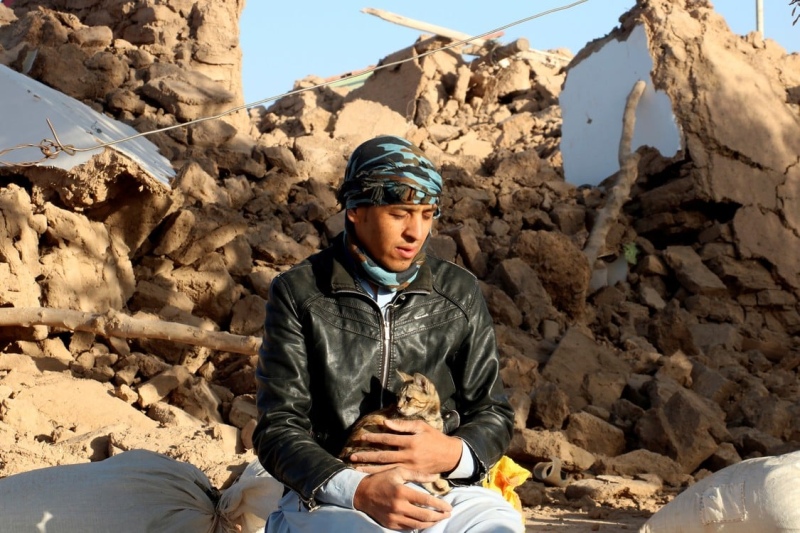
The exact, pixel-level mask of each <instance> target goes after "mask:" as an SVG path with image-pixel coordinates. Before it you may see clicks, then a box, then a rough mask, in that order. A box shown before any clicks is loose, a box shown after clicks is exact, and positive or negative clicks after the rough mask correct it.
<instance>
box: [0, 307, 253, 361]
mask: <svg viewBox="0 0 800 533" xmlns="http://www.w3.org/2000/svg"><path fill="white" fill-rule="evenodd" d="M4 326H6V327H7V326H23V327H31V326H50V327H57V328H63V329H68V330H70V331H88V332H91V333H94V334H96V335H100V336H103V337H120V338H126V339H161V340H167V341H173V342H180V343H184V344H191V345H193V346H205V347H207V348H211V349H212V350H220V351H223V352H232V353H238V354H244V355H255V354H257V353H258V348H259V346H260V345H261V338H260V337H247V336H243V335H234V334H232V333H226V332H223V331H208V330H204V329H200V328H196V327H193V326H187V325H185V324H178V323H176V322H166V321H164V320H143V319H140V318H133V317H130V316H127V315H124V314H122V313H118V312H116V311H108V312H106V313H86V312H83V311H74V310H72V309H51V308H47V307H4V308H0V327H4Z"/></svg>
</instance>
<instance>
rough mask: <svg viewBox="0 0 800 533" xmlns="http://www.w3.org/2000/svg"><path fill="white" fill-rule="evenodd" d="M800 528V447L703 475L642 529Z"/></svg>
mask: <svg viewBox="0 0 800 533" xmlns="http://www.w3.org/2000/svg"><path fill="white" fill-rule="evenodd" d="M711 532H724V533H790V532H795V533H800V452H794V453H789V454H785V455H778V456H775V457H759V458H757V459H749V460H747V461H742V462H741V463H738V464H735V465H731V466H728V467H726V468H723V469H722V470H719V471H718V472H715V473H714V474H712V475H710V476H708V477H707V478H705V479H702V480H700V481H698V482H697V483H695V484H694V485H692V486H691V487H689V488H688V489H686V490H685V491H684V492H682V493H681V494H679V495H678V496H677V497H676V498H675V499H674V500H672V501H671V502H670V503H668V504H667V505H665V506H664V507H662V508H661V509H660V510H659V511H658V512H657V513H656V514H654V515H653V516H652V517H650V519H649V520H648V521H647V522H646V523H645V524H644V525H643V526H642V527H641V529H640V530H639V533H711Z"/></svg>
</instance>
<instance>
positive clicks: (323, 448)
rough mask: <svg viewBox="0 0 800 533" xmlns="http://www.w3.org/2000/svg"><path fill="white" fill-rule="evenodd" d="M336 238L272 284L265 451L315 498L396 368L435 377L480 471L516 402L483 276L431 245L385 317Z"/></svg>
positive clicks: (262, 383)
mask: <svg viewBox="0 0 800 533" xmlns="http://www.w3.org/2000/svg"><path fill="white" fill-rule="evenodd" d="M335 243H336V244H334V245H332V246H331V247H329V248H328V249H326V250H324V251H322V252H320V253H318V254H315V255H313V256H311V257H310V258H308V259H306V260H305V261H303V262H302V263H300V264H298V265H296V266H295V267H293V268H292V269H290V270H289V271H287V272H284V273H283V274H281V275H279V276H277V277H276V278H275V280H274V281H273V283H272V286H271V289H270V295H269V302H268V304H267V318H266V323H265V328H264V338H263V342H262V346H261V350H260V353H259V365H258V368H257V370H256V379H257V382H258V395H257V403H258V409H259V421H258V425H257V427H256V430H255V433H254V435H253V442H254V444H255V448H256V450H257V452H258V457H259V460H260V461H261V463H262V464H263V465H264V468H265V469H266V470H267V472H269V473H270V474H272V475H273V476H274V477H275V478H276V479H278V480H279V481H281V482H282V483H284V484H285V485H286V486H288V487H289V488H291V489H293V490H294V491H296V492H297V493H298V494H299V495H300V497H301V498H302V499H303V501H304V502H305V503H306V504H307V505H308V506H309V507H312V508H313V507H314V506H315V505H316V503H315V501H314V494H315V492H316V491H317V489H319V487H320V486H321V485H322V484H324V483H325V482H326V481H327V480H328V479H330V478H331V476H333V475H334V474H336V473H337V472H339V471H340V470H342V469H343V468H346V466H345V464H344V463H343V462H342V461H340V460H339V459H337V458H336V455H337V454H338V453H339V451H340V450H341V449H342V447H343V445H344V442H345V439H346V437H347V435H348V429H349V428H350V426H351V425H352V424H353V423H354V422H355V421H356V419H358V418H359V417H360V416H362V415H364V414H366V413H368V412H371V411H373V410H375V409H378V408H380V407H381V406H382V405H387V404H389V403H391V402H393V401H394V400H395V397H394V394H393V393H392V392H390V391H396V390H397V388H398V386H399V383H398V378H397V376H396V372H395V370H396V369H400V370H402V371H404V372H407V373H413V372H422V373H423V374H425V375H426V376H428V377H429V378H430V379H431V380H432V381H433V383H434V384H435V386H436V389H437V390H438V392H439V395H440V397H441V400H442V410H443V414H444V416H445V431H446V432H448V433H449V434H451V435H454V436H458V437H460V438H462V439H463V440H464V441H465V442H466V443H467V445H468V447H469V448H470V450H471V451H472V452H473V455H474V456H475V458H476V464H477V465H478V467H477V470H478V472H477V473H476V475H475V476H474V477H473V478H471V479H469V480H463V482H464V483H475V482H477V481H479V480H480V479H482V478H483V477H484V476H485V474H486V472H487V470H488V468H489V467H491V466H492V465H493V464H494V463H495V462H497V460H498V459H500V457H501V456H502V455H503V453H505V450H506V448H507V446H508V444H509V442H510V439H511V430H512V427H513V410H512V408H511V406H510V405H509V403H508V401H507V398H506V396H505V394H504V392H503V387H502V383H501V381H500V377H499V362H498V356H497V346H496V341H495V335H494V329H493V325H492V319H491V316H490V315H489V312H488V309H487V307H486V303H485V301H484V299H483V296H482V294H481V292H480V289H479V286H478V282H477V280H476V278H475V277H474V276H473V275H472V274H471V273H470V272H468V271H467V270H465V269H463V268H461V267H459V266H457V265H454V264H453V263H449V262H446V261H442V260H440V259H436V258H434V257H432V256H430V255H429V256H428V258H427V260H426V262H425V264H424V265H423V267H422V268H421V270H420V272H419V274H418V275H417V278H416V279H415V280H414V281H413V283H411V285H410V286H409V287H408V288H407V289H405V290H403V291H399V292H398V293H397V294H396V295H395V297H394V299H393V301H392V303H391V304H390V306H389V310H388V312H387V317H386V318H384V316H383V314H382V313H381V311H380V309H379V307H378V305H377V303H376V302H375V301H374V300H373V299H372V298H371V297H370V296H369V295H368V294H367V293H366V292H365V291H364V290H363V289H362V287H361V286H360V284H359V283H358V281H356V279H354V277H353V275H352V274H351V269H350V268H348V265H350V264H351V263H350V260H349V255H348V253H347V252H346V251H345V248H344V246H343V245H342V238H341V235H340V236H339V237H338V238H336V240H335ZM456 413H457V414H456ZM431 451H432V452H434V453H435V450H431Z"/></svg>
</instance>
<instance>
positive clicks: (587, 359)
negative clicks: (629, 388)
mask: <svg viewBox="0 0 800 533" xmlns="http://www.w3.org/2000/svg"><path fill="white" fill-rule="evenodd" d="M598 372H603V373H605V374H607V375H609V376H619V377H620V378H622V382H621V386H618V388H616V390H614V389H613V388H612V395H617V397H619V395H621V393H622V388H623V387H624V384H625V378H626V377H627V375H628V373H629V372H630V369H629V367H628V365H627V364H626V363H625V362H624V361H622V360H621V359H619V358H618V357H617V356H616V354H614V353H613V352H611V351H610V350H607V349H605V348H603V347H602V346H600V345H598V344H597V343H596V342H595V341H594V340H593V339H592V338H591V337H589V336H588V335H587V334H586V333H585V332H583V331H581V330H580V329H579V328H578V327H572V328H570V329H568V330H567V332H566V333H565V334H564V337H563V338H562V339H561V342H559V344H558V346H557V347H556V349H555V351H554V352H553V353H552V355H551V356H550V359H549V360H548V361H547V364H546V365H545V366H544V369H543V370H542V376H544V377H545V378H547V379H548V380H550V381H551V382H553V383H555V384H557V385H558V387H559V388H560V389H561V390H563V391H564V392H565V393H566V394H567V396H568V397H569V405H570V408H571V409H572V411H579V410H580V409H582V408H583V407H585V406H586V405H588V404H589V403H590V398H588V397H587V393H586V391H585V389H584V382H585V380H586V378H587V377H588V376H591V375H593V374H596V373H598Z"/></svg>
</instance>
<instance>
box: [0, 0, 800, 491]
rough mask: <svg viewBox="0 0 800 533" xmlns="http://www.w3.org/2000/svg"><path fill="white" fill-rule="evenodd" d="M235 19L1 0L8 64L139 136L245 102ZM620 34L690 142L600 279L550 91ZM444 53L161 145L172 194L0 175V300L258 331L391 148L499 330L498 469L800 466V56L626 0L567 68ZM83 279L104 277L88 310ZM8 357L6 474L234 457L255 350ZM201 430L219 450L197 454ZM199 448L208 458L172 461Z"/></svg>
mask: <svg viewBox="0 0 800 533" xmlns="http://www.w3.org/2000/svg"><path fill="white" fill-rule="evenodd" d="M241 7H242V6H241V3H230V2H223V3H218V4H213V5H212V4H211V3H207V2H206V3H197V2H187V1H181V0H169V1H166V2H154V1H152V0H147V1H143V2H128V3H125V2H117V1H110V0H94V1H93V0H86V1H84V2H65V1H59V0H51V1H40V2H35V1H33V0H18V1H17V2H16V3H15V4H14V9H13V11H12V10H11V9H9V8H6V7H4V6H3V5H2V4H0V20H2V21H5V22H4V24H3V25H2V26H0V63H3V64H6V65H8V66H11V67H12V68H13V69H15V70H17V71H20V72H23V73H25V74H27V75H28V76H31V77H33V78H35V79H38V80H40V81H42V82H43V83H45V84H47V85H50V86H52V87H54V88H56V89H58V90H60V91H62V92H64V93H65V94H67V95H69V96H72V97H73V98H76V99H78V100H81V101H83V102H84V103H86V104H88V105H90V106H92V107H93V108H95V109H96V110H99V111H102V112H104V113H106V114H108V115H110V116H112V117H114V118H116V119H117V120H119V121H121V122H124V123H127V124H130V125H132V126H133V127H135V128H137V129H138V130H139V131H149V130H151V129H154V128H160V127H164V126H171V125H175V124H179V123H183V122H186V121H190V120H194V119H197V118H200V117H203V116H211V115H215V114H217V113H219V112H221V111H223V110H225V109H228V108H232V107H234V106H236V105H240V104H241V103H242V101H241V88H240V86H239V82H238V80H239V78H240V76H239V70H240V52H239V50H238V43H237V42H235V41H234V40H232V39H234V36H235V35H238V30H237V26H238V22H237V21H238V16H239V14H240V11H241ZM220 25H222V26H220ZM637 25H643V26H644V27H645V28H646V32H647V36H648V39H649V43H650V44H649V46H650V51H651V56H652V58H653V62H654V68H653V72H652V83H653V85H654V86H655V87H656V88H658V89H659V90H661V91H664V92H665V93H666V94H667V95H668V96H669V98H670V101H671V102H672V106H673V112H674V115H675V122H676V123H677V124H678V126H679V127H680V128H681V131H682V135H683V143H682V144H683V147H682V150H681V151H680V153H679V154H678V155H675V156H671V157H664V156H661V155H660V154H659V153H657V152H656V151H655V150H652V149H647V148H643V149H641V151H642V153H643V157H642V160H641V163H640V165H639V179H638V180H637V181H636V184H635V186H634V189H633V191H632V194H631V199H630V201H629V202H627V203H626V204H625V208H624V211H623V213H622V216H621V217H620V218H619V219H618V220H617V221H615V223H614V225H613V226H612V228H611V231H610V232H609V237H608V240H607V242H606V245H605V250H604V252H603V254H602V258H601V260H600V263H599V264H597V265H590V264H589V263H588V261H587V260H586V258H585V256H584V254H583V252H582V250H583V246H584V245H585V243H586V240H587V238H588V236H589V234H590V232H591V230H592V229H593V226H594V222H595V220H596V217H597V213H598V211H599V210H600V209H601V208H602V206H603V204H604V200H605V198H606V197H607V194H608V191H609V188H610V187H612V186H613V178H614V176H599V178H600V179H601V180H603V182H602V183H601V184H600V185H599V186H583V185H581V186H576V185H574V184H571V183H569V182H567V181H566V180H565V178H564V171H563V161H562V152H561V150H560V141H561V138H562V129H561V126H562V115H561V107H560V101H559V95H560V93H561V89H562V87H563V86H564V84H565V82H568V78H569V72H570V68H572V67H574V66H575V65H578V64H580V63H581V62H583V61H588V60H590V59H591V56H592V53H593V51H596V50H598V49H600V48H601V47H602V46H603V45H605V44H606V43H608V42H611V41H613V40H618V39H622V40H624V39H625V37H626V36H627V35H628V34H629V33H630V32H631V31H632V28H633V27H635V26H637ZM220 27H224V28H226V29H227V30H226V31H222V30H220ZM445 42H447V41H446V40H444V39H442V38H435V37H429V38H421V39H420V40H419V41H418V42H416V43H414V44H413V45H411V46H409V47H408V48H406V49H404V50H400V51H397V52H396V53H395V54H393V55H392V56H389V57H386V58H383V59H382V60H381V61H382V64H389V63H394V62H396V61H398V60H401V59H410V61H408V62H405V63H402V64H400V65H397V66H393V67H391V68H387V69H380V70H377V71H376V72H374V73H373V74H372V75H371V76H370V77H369V78H368V79H367V80H366V82H365V83H364V84H363V85H361V86H356V87H353V86H335V85H334V86H327V87H322V88H315V89H313V90H308V91H303V92H299V93H297V94H293V95H290V96H287V97H284V98H282V99H280V100H278V101H276V102H275V103H274V104H273V105H271V106H270V107H269V108H266V109H265V108H263V107H261V108H256V109H253V110H251V112H250V116H249V117H244V116H243V115H242V114H238V115H233V116H228V117H226V118H225V119H217V120H213V121H207V122H199V123H196V124H193V125H191V126H189V127H187V128H181V129H175V130H170V131H168V132H163V133H158V134H155V135H153V136H151V137H148V138H150V139H151V140H152V142H154V143H155V144H156V145H157V146H158V147H159V149H160V151H161V153H162V154H164V155H165V156H166V157H168V158H169V159H170V161H171V162H172V163H173V166H174V167H175V169H176V170H177V172H178V175H177V177H176V179H175V180H174V182H173V183H172V190H171V191H156V190H149V189H146V188H141V187H136V186H133V185H132V184H131V183H129V182H133V180H131V178H130V176H128V175H125V174H124V173H120V174H118V175H115V176H107V177H106V180H105V181H104V182H103V183H104V184H105V185H104V187H105V188H104V189H103V190H100V191H97V190H96V191H94V194H91V195H80V194H75V187H74V186H73V187H72V188H71V187H70V186H69V184H65V183H63V182H62V181H60V180H59V181H53V180H52V179H48V177H47V169H46V167H43V166H39V167H24V168H23V167H3V166H1V165H0V204H2V215H0V217H2V220H3V224H2V226H0V227H2V231H0V280H3V285H2V287H3V288H2V289H0V306H2V307H30V306H37V305H42V306H50V307H67V308H72V309H78V310H81V311H88V312H105V311H108V310H114V311H121V312H126V313H129V314H132V315H134V316H138V317H153V318H154V319H159V320H163V321H169V322H176V323H181V324H188V325H192V326H196V327H198V328H202V329H206V330H211V331H228V332H231V333H234V334H237V335H245V336H258V335H259V331H260V328H261V325H262V323H263V319H264V313H265V303H266V299H267V297H268V287H269V283H270V281H271V280H272V279H273V278H274V276H275V275H276V274H277V273H279V272H281V271H283V270H285V269H287V268H289V267H290V266H291V265H293V264H295V263H297V262H298V261H300V260H301V259H303V258H304V257H306V256H307V255H309V254H311V253H313V252H314V251H316V250H318V249H319V248H320V247H322V246H325V245H326V244H327V243H328V242H329V241H330V239H332V238H333V237H334V236H335V235H336V234H338V232H339V231H340V230H341V228H342V227H343V218H342V214H341V212H340V211H339V206H338V205H337V203H336V200H335V187H336V186H337V184H338V181H339V180H340V178H341V176H342V174H343V171H344V166H345V163H346V159H347V156H348V155H349V153H350V151H351V150H352V149H353V148H354V147H355V146H356V145H358V144H359V143H360V142H361V141H363V140H365V139H366V138H369V137H372V136H374V135H376V134H379V133H386V134H395V135H401V136H405V137H406V138H408V139H410V140H411V141H413V142H414V143H416V144H418V145H420V146H421V147H422V149H423V150H424V151H425V152H426V153H427V154H428V155H429V156H430V157H431V159H433V160H434V161H435V162H436V163H437V164H438V165H439V166H440V168H441V171H442V174H443V176H444V178H445V184H446V197H445V200H444V202H443V206H442V218H441V219H440V221H438V222H437V227H436V235H435V236H434V237H433V239H432V248H433V251H434V253H436V254H438V255H440V256H442V257H444V258H446V259H450V260H452V261H455V262H458V263H460V264H463V265H464V266H466V267H467V268H469V269H470V270H471V271H472V272H473V273H474V274H475V275H476V276H477V277H478V278H479V279H480V280H481V283H482V288H483V290H484V294H485V296H486V299H487V301H488V303H489V307H490V310H491V312H492V314H493V316H494V318H495V322H496V330H497V335H498V340H499V343H500V350H501V355H502V358H503V379H504V382H505V384H506V387H507V390H508V392H509V394H510V397H511V398H512V401H513V403H514V405H515V408H516V431H515V437H514V441H513V443H512V448H511V450H510V451H509V455H511V456H512V457H514V458H515V459H517V460H518V461H521V462H523V463H525V464H529V465H533V464H535V463H538V462H541V461H549V460H551V459H552V458H553V457H558V458H559V459H560V461H561V462H562V464H563V467H564V469H565V470H567V471H569V472H571V473H572V474H573V476H575V477H576V478H582V479H575V481H574V483H572V484H570V485H569V486H568V487H567V489H568V490H567V491H566V494H567V497H569V498H573V499H580V498H582V497H583V496H585V495H589V496H590V497H592V498H594V499H595V500H597V501H607V500H610V499H612V498H617V497H623V496H621V495H627V496H624V497H627V498H632V499H637V498H645V497H652V494H653V492H654V491H655V490H658V489H659V488H661V484H662V483H665V484H666V485H667V486H671V487H676V488H677V487H681V486H684V485H685V484H687V483H689V482H691V480H692V476H694V477H702V475H704V473H706V472H707V471H715V470H718V469H720V468H722V467H724V466H727V465H729V464H733V463H735V462H738V461H740V460H741V459H743V458H749V457H755V456H761V455H769V454H777V453H783V452H786V451H790V450H794V449H798V448H800V390H799V389H798V383H799V382H798V368H800V341H798V333H800V304H798V298H799V297H800V219H798V213H800V165H798V157H800V155H799V154H800V105H799V104H800V91H798V87H799V86H800V75H799V74H797V73H798V72H800V68H798V67H800V58H798V55H797V54H792V55H787V54H786V53H785V51H783V50H782V49H780V47H779V46H777V45H776V44H775V43H774V42H771V41H762V40H760V39H759V38H758V37H757V36H754V35H750V36H747V37H746V38H741V37H738V36H735V35H733V34H732V33H731V32H730V31H729V30H728V29H727V27H726V26H725V24H724V21H723V20H722V19H721V17H719V16H718V15H717V14H716V13H714V11H713V9H712V7H711V6H710V4H708V3H705V2H696V1H693V2H688V1H676V2H671V3H663V2H650V1H647V0H642V1H640V2H639V5H638V6H637V7H635V8H633V9H632V10H631V11H630V12H629V13H627V14H625V15H624V16H623V17H622V18H621V25H620V27H619V28H617V29H615V30H614V32H612V33H611V34H610V35H609V36H607V37H606V38H604V39H601V40H598V41H595V42H593V43H590V44H589V46H588V47H587V48H586V49H584V50H583V51H582V52H580V53H579V54H578V55H577V56H575V57H574V58H571V61H570V62H569V64H568V62H567V61H561V60H559V59H558V58H559V57H560V56H564V55H565V54H566V52H561V51H559V52H558V53H557V54H547V55H544V54H543V55H542V56H541V58H536V57H532V56H531V55H530V54H528V55H526V56H524V57H519V56H514V57H511V58H507V59H504V60H502V61H499V62H493V61H490V60H487V59H486V57H481V58H479V60H475V61H470V58H469V57H468V56H462V55H461V54H459V53H457V52H456V51H453V50H450V51H443V52H438V53H435V54H432V55H426V56H424V57H420V55H421V54H423V53H425V52H426V51H428V50H431V49H434V48H437V47H439V46H441V45H442V44H444V43H445ZM76 72H79V73H81V75H75V73H76ZM321 81H322V80H321V79H319V78H316V77H313V76H310V77H308V78H306V79H303V80H299V81H298V82H297V83H296V88H297V89H303V88H307V87H312V86H314V85H317V84H318V83H320V82H321ZM3 127H7V126H3ZM37 141H38V139H37ZM0 148H2V147H0ZM80 172H81V171H80V169H76V170H75V171H74V173H75V174H76V175H77V174H80ZM126 180H127V181H126ZM78 181H79V182H80V180H78ZM84 181H85V180H84ZM95 186H96V187H99V186H98V185H95ZM68 191H72V192H71V193H69V194H68ZM54 264H57V265H58V266H54ZM84 270H85V271H86V272H87V273H85V274H83V275H84V276H85V277H84V278H81V281H80V283H75V280H76V279H78V277H77V276H78V274H77V272H76V271H81V272H83V271H84ZM54 272H61V273H62V275H60V276H57V275H52V274H51V273H54ZM98 272H101V273H102V275H101V274H98ZM92 279H93V280H97V279H102V280H103V283H102V285H101V287H100V288H98V289H97V290H96V292H94V293H90V292H87V287H90V286H92V287H94V285H92V284H91V283H90V281H91V280H92ZM0 339H2V342H3V353H2V354H0V443H16V444H15V446H16V449H15V450H12V447H11V446H0V476H3V475H10V474H13V473H16V472H19V471H23V470H25V469H28V468H32V467H34V466H36V465H42V466H44V465H47V464H58V463H59V462H66V461H65V459H64V458H65V457H71V458H73V459H74V460H75V461H86V460H92V459H98V458H102V456H103V455H104V454H105V455H108V454H109V453H114V450H115V449H116V450H119V449H130V448H132V447H135V446H141V447H148V448H150V449H154V450H155V451H164V452H165V453H167V454H170V455H172V456H175V455H176V454H177V455H178V457H177V458H181V459H184V458H188V459H190V460H192V461H193V462H195V464H197V465H198V466H199V467H201V468H203V469H212V467H213V465H214V461H217V463H216V465H219V464H221V463H223V462H224V461H228V463H227V464H237V465H239V466H243V465H244V464H246V462H247V461H248V459H247V458H245V457H244V456H242V454H244V453H245V450H246V449H247V448H248V447H249V446H250V445H251V443H250V440H249V437H250V434H251V432H252V428H253V426H254V418H255V416H256V413H255V407H254V399H253V395H254V392H255V383H254V380H253V377H252V376H253V368H254V365H255V355H254V354H249V355H248V354H237V353H226V352H218V351H214V350H211V349H209V348H206V347H203V346H187V345H183V344H178V343H175V342H170V341H165V340H157V339H139V340H135V339H127V340H126V339H121V338H104V337H101V336H97V335H93V334H92V333H87V332H76V331H70V330H68V329H65V328H46V327H43V326H37V327H25V328H23V327H18V328H3V329H0ZM57 379H58V380H65V383H63V384H61V383H59V384H58V385H52V387H54V389H55V390H58V389H64V388H69V387H86V388H91V389H92V394H93V395H92V396H90V395H89V393H88V392H87V393H85V394H82V395H81V396H82V397H81V400H83V401H84V402H85V401H88V400H89V399H91V401H97V402H100V401H101V399H100V397H101V396H105V397H106V400H107V401H111V400H112V399H113V400H114V402H115V403H114V407H113V409H119V410H120V411H119V412H120V413H123V412H124V413H126V414H124V415H122V414H119V415H115V416H113V417H102V416H98V417H96V419H95V420H94V421H91V420H90V419H87V418H85V417H83V418H82V417H79V416H78V414H77V411H78V410H77V408H76V413H74V414H72V415H70V416H69V417H67V420H59V419H58V418H56V417H55V416H56V414H55V413H57V414H59V415H63V412H61V411H57V410H54V408H53V407H52V404H51V403H48V402H45V401H41V402H39V403H38V404H37V398H46V397H48V396H47V395H48V393H47V392H46V391H47V390H48V387H49V386H51V385H49V384H50V383H51V382H54V380H57ZM87 380H88V381H91V383H92V384H91V385H87V384H86V383H85V382H86V381H87ZM97 382H99V383H97ZM109 393H110V395H109ZM52 394H53V397H54V398H55V397H57V396H55V392H53V393H52ZM111 395H113V398H112V397H111ZM54 401H55V400H54ZM48 406H50V407H48ZM33 412H36V413H38V414H37V416H35V417H33V416H28V415H30V414H31V413H33ZM49 413H53V414H49ZM75 417H77V418H75ZM129 418H130V419H132V420H133V419H135V422H126V420H128V419H129ZM70 420H72V422H70ZM131 427H135V428H136V429H135V430H134V429H131ZM214 442H217V443H220V444H219V445H220V447H221V449H222V450H223V451H222V452H220V453H218V454H212V453H209V452H208V451H207V450H208V449H209V448H213V446H214V444H213V443H214ZM20 443H22V444H20ZM198 443H202V444H198ZM191 446H194V447H195V448H196V449H202V450H206V451H205V452H202V451H201V452H200V453H198V454H197V455H185V454H186V453H188V452H187V451H186V450H188V449H190V448H191ZM171 447H172V449H171ZM176 450H177V451H176ZM181 454H184V455H181ZM23 456H24V457H25V458H26V459H25V460H22V459H21V457H23ZM223 458H224V459H223ZM221 470H222V469H220V468H217V471H221ZM234 470H235V469H234ZM234 474H235V472H232V471H230V470H229V471H226V472H220V475H219V477H218V478H216V479H215V481H217V482H218V483H219V484H224V483H227V482H229V481H230V478H231V476H233V475H234ZM634 476H638V479H636V480H634V479H633V477H634ZM601 478H602V480H603V482H602V483H600V484H598V483H597V482H596V480H597V479H601ZM526 498H528V499H527V501H528V502H531V498H532V496H530V495H527V496H526V495H525V494H523V501H526Z"/></svg>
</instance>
